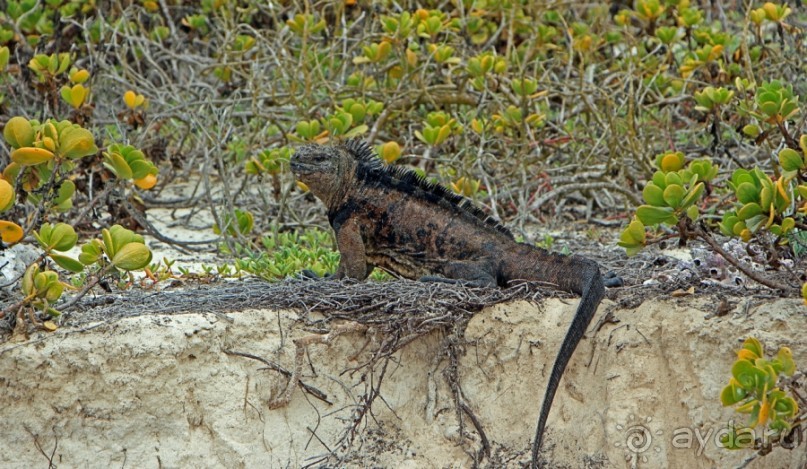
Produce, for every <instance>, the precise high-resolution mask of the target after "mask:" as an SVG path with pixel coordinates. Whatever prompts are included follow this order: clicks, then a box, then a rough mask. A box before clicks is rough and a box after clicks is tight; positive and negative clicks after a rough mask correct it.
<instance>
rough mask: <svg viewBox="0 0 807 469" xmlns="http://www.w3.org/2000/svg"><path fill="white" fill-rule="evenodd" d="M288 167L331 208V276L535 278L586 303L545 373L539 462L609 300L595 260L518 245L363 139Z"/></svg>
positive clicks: (314, 152)
mask: <svg viewBox="0 0 807 469" xmlns="http://www.w3.org/2000/svg"><path fill="white" fill-rule="evenodd" d="M291 169H292V171H293V172H294V173H295V175H296V176H297V177H298V178H299V179H300V180H301V181H302V182H303V183H305V184H306V185H307V186H308V188H309V189H310V190H311V192H312V193H313V194H314V195H315V196H317V197H318V198H319V199H320V200H321V201H322V202H323V203H324V204H325V206H326V207H327V208H328V220H329V221H330V224H331V226H332V227H333V230H334V231H335V233H336V242H337V245H338V247H339V252H340V253H341V260H340V261H339V267H338V269H337V271H336V273H335V274H334V277H336V278H343V277H350V278H355V279H359V280H363V279H365V278H367V276H368V275H369V274H370V272H372V270H373V268H374V267H380V268H382V269H384V270H387V271H392V272H394V273H397V274H398V275H400V276H402V277H406V278H411V279H423V278H426V279H437V278H444V279H448V280H455V281H465V282H469V283H471V284H474V285H491V286H493V285H499V286H506V285H507V284H508V282H510V281H513V280H533V281H540V282H546V283H549V284H553V285H557V287H558V288H560V289H563V290H567V291H572V292H574V293H578V294H580V295H581V296H582V299H581V300H580V304H579V306H578V307H577V312H576V313H575V316H574V318H573V319H572V322H571V325H570V327H569V331H568V332H567V333H566V337H565V338H564V340H563V344H562V345H561V347H560V351H559V352H558V355H557V358H556V359H555V364H554V366H553V367H552V373H551V374H550V376H549V382H548V384H547V388H546V394H545V395H544V401H543V405H542V406H541V414H540V417H539V418H538V427H537V429H536V432H535V440H534V442H533V447H532V457H533V460H532V463H533V465H536V464H537V459H538V458H537V456H538V450H539V449H540V447H541V439H542V435H543V430H544V426H545V424H546V419H547V415H548V413H549V409H550V407H551V406H552V400H553V398H554V397H555V391H556V389H557V387H558V384H559V382H560V377H561V375H562V374H563V372H564V370H565V369H566V365H567V364H568V362H569V359H570V358H571V356H572V354H573V353H574V350H575V348H576V347H577V344H578V342H580V339H581V338H582V337H583V335H584V333H585V332H586V328H587V327H588V324H589V323H590V322H591V319H592V317H593V316H594V313H595V312H596V310H597V306H598V305H599V303H600V300H601V299H602V297H603V295H604V293H605V288H604V285H603V280H602V277H601V275H600V269H599V267H598V265H597V263H596V262H594V261H591V260H589V259H585V258H583V257H579V256H562V255H558V254H552V253H549V252H547V251H545V250H543V249H540V248H537V247H534V246H530V245H527V244H522V243H518V242H516V241H515V240H514V239H513V236H512V235H511V234H510V232H509V231H508V230H507V229H506V228H504V227H503V226H502V225H500V224H499V223H497V222H496V221H495V220H493V219H491V218H489V217H487V216H486V215H485V214H484V212H482V211H481V210H480V209H478V208H476V207H475V206H473V205H472V204H471V203H469V202H468V201H467V200H466V199H463V198H462V197H460V196H458V195H455V194H453V193H452V192H450V191H449V190H448V189H446V188H445V187H443V186H440V185H435V184H432V183H429V182H427V181H426V180H424V179H423V178H422V177H420V176H418V175H417V174H416V173H415V172H413V171H411V170H408V169H404V168H403V167H400V166H384V165H383V164H382V163H381V160H380V159H379V158H377V157H376V156H375V155H374V152H373V150H372V148H371V147H370V146H369V145H367V144H366V143H363V142H361V141H357V140H351V141H348V142H345V143H341V144H335V145H305V146H302V147H300V148H298V149H297V150H296V151H295V152H294V155H293V156H292V158H291Z"/></svg>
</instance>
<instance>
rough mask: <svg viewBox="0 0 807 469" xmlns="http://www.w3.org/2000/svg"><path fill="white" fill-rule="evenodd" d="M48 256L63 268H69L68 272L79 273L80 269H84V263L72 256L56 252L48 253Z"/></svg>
mask: <svg viewBox="0 0 807 469" xmlns="http://www.w3.org/2000/svg"><path fill="white" fill-rule="evenodd" d="M50 258H51V259H53V261H54V262H56V263H57V264H59V267H61V268H63V269H65V270H69V271H70V272H73V273H79V272H81V271H82V270H84V264H82V263H81V262H79V261H77V260H75V259H73V258H72V257H68V256H64V255H61V254H56V253H50Z"/></svg>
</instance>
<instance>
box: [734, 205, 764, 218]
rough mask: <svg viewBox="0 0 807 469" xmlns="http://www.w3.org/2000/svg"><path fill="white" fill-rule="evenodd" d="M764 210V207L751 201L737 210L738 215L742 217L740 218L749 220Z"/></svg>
mask: <svg viewBox="0 0 807 469" xmlns="http://www.w3.org/2000/svg"><path fill="white" fill-rule="evenodd" d="M762 212H763V210H762V207H760V205H759V204H757V203H754V202H751V203H750V204H745V205H743V206H742V207H741V208H740V209H739V210H737V216H738V217H740V220H748V219H749V218H751V217H755V216H757V215H759V214H761V213H762Z"/></svg>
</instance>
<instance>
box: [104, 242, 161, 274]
mask: <svg viewBox="0 0 807 469" xmlns="http://www.w3.org/2000/svg"><path fill="white" fill-rule="evenodd" d="M149 262H151V251H150V250H149V248H148V247H146V245H145V244H140V243H129V244H127V245H125V246H123V247H122V248H120V250H119V251H118V252H117V254H115V257H113V258H112V264H113V265H115V267H118V268H119V269H123V270H138V269H142V268H143V267H145V266H147V265H148V264H149Z"/></svg>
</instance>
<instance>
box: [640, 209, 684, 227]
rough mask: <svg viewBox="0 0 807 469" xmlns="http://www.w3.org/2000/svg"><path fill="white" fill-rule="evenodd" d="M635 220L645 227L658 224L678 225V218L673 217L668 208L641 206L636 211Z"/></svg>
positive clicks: (671, 211) (671, 210)
mask: <svg viewBox="0 0 807 469" xmlns="http://www.w3.org/2000/svg"><path fill="white" fill-rule="evenodd" d="M636 218H638V219H639V221H641V222H642V223H644V225H645V226H648V225H658V224H659V223H666V224H668V225H674V224H676V223H678V218H677V217H676V216H675V215H674V213H673V209H672V208H670V207H653V206H650V205H642V206H640V207H639V208H637V209H636Z"/></svg>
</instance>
